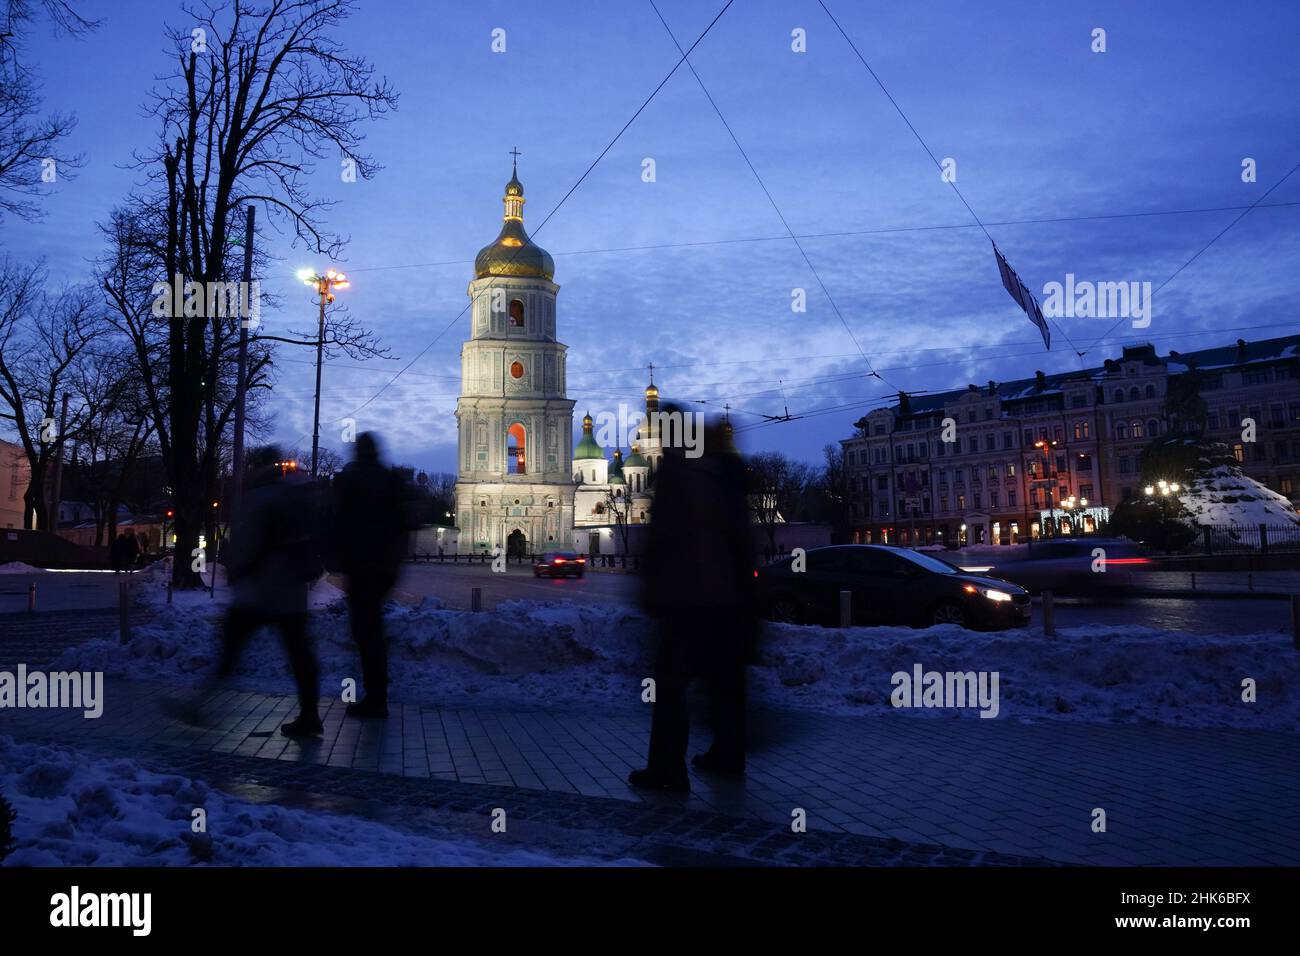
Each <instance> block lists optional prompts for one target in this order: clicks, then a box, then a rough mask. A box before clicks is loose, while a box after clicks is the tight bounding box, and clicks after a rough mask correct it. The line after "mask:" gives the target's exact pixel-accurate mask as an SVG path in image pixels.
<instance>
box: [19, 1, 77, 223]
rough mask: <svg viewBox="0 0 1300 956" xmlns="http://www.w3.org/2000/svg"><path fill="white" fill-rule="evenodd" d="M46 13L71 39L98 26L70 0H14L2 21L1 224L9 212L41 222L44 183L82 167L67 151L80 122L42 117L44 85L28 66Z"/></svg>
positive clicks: (66, 117)
mask: <svg viewBox="0 0 1300 956" xmlns="http://www.w3.org/2000/svg"><path fill="white" fill-rule="evenodd" d="M42 14H43V15H44V16H45V18H46V19H48V20H49V21H50V22H52V23H53V24H54V25H55V28H56V29H57V30H59V31H60V32H63V33H67V34H71V35H79V34H84V33H86V32H88V31H90V30H93V29H94V28H95V27H96V26H98V23H97V22H96V21H94V20H90V19H87V18H86V17H84V16H82V15H81V14H80V13H79V12H78V11H77V9H76V6H75V5H74V4H73V3H72V2H70V0H9V4H8V10H7V11H6V13H5V14H3V16H4V20H3V21H0V220H3V218H4V216H5V214H6V213H8V214H10V215H14V216H18V217H19V218H22V219H29V220H30V219H36V218H38V211H37V208H36V206H35V204H34V203H33V202H32V201H31V199H30V198H29V197H32V196H36V195H39V194H40V191H41V187H42V185H43V184H44V183H48V182H54V181H56V180H57V179H58V178H69V174H70V173H71V172H72V171H73V170H74V169H76V168H77V167H78V166H79V165H80V164H81V159H80V157H78V156H73V155H69V154H67V153H64V152H63V150H62V144H63V141H64V140H65V139H66V138H67V136H68V134H69V133H70V132H72V130H73V128H74V127H75V126H76V120H75V119H74V118H73V117H72V115H71V114H69V113H51V114H49V115H48V116H40V115H39V114H40V112H41V97H40V93H39V92H38V91H39V88H40V80H39V77H38V76H37V75H36V74H35V73H34V72H33V71H32V70H31V69H29V68H28V67H27V66H26V65H25V64H24V63H23V58H22V55H21V52H22V51H21V48H22V43H23V40H24V39H25V37H26V34H27V31H28V30H29V29H30V28H31V27H32V26H33V25H34V24H35V23H36V21H37V20H39V19H40V18H41V15H42Z"/></svg>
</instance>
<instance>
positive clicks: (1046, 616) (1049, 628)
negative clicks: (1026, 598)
mask: <svg viewBox="0 0 1300 956" xmlns="http://www.w3.org/2000/svg"><path fill="white" fill-rule="evenodd" d="M1043 634H1044V635H1046V636H1047V637H1055V636H1056V609H1055V608H1053V607H1052V592H1051V591H1044V592H1043Z"/></svg>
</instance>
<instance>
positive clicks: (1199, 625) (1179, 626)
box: [0, 564, 1291, 634]
mask: <svg viewBox="0 0 1300 956" xmlns="http://www.w3.org/2000/svg"><path fill="white" fill-rule="evenodd" d="M1216 577H1218V575H1216ZM1240 577H1241V578H1242V582H1237V583H1236V584H1234V585H1233V586H1234V588H1239V589H1240V590H1244V589H1245V585H1244V575H1241V576H1240ZM119 580H120V578H117V577H115V576H114V575H112V574H100V573H91V572H84V573H83V572H75V573H64V574H6V575H0V615H2V614H3V613H4V612H15V611H17V612H21V611H24V610H26V608H27V585H28V583H29V582H30V581H35V582H36V584H37V607H38V609H39V610H43V611H47V610H69V609H90V608H111V607H116V606H117V583H118V581H119ZM639 584H640V580H639V579H638V578H637V577H636V576H634V575H630V574H622V573H617V572H608V571H596V572H591V573H589V574H587V576H586V577H584V578H581V579H576V578H566V579H557V580H551V579H548V578H542V579H537V578H534V577H533V574H532V569H531V567H529V566H528V565H524V566H522V567H520V566H515V565H512V566H510V567H509V568H508V570H507V571H506V572H505V573H504V574H494V573H493V572H492V570H491V567H490V566H489V565H464V564H459V565H438V564H407V565H404V566H403V569H402V577H401V580H400V581H399V583H398V585H397V597H398V598H399V599H400V600H403V601H406V602H409V603H417V602H418V601H419V600H420V599H421V598H422V597H425V596H436V597H440V598H442V599H443V600H444V601H445V602H446V603H447V605H448V606H449V607H454V608H468V607H469V606H470V592H471V588H474V587H479V588H482V592H483V606H484V607H485V608H492V607H495V606H496V605H497V604H499V603H501V602H502V601H512V600H520V599H524V600H543V601H544V600H561V601H563V600H568V601H576V602H581V603H586V604H621V605H634V604H635V603H636V601H637V591H638V587H639ZM1216 584H1218V585H1220V586H1225V588H1226V586H1227V585H1229V584H1233V582H1229V581H1227V580H1224V581H1221V582H1216ZM1257 586H1258V582H1257ZM1290 614H1291V611H1290V605H1289V603H1288V602H1287V601H1285V600H1260V599H1235V600H1233V599H1206V598H1196V599H1190V598H1139V599H1135V600H1132V601H1127V602H1121V601H1105V602H1102V601H1087V600H1081V599H1072V598H1057V600H1056V624H1057V627H1062V628H1064V627H1079V626H1086V625H1090V624H1100V625H1106V626H1116V625H1124V624H1137V625H1141V626H1144V627H1153V628H1160V629H1164V630H1173V631H1183V632H1186V633H1188V634H1254V633H1259V632H1262V631H1286V630H1288V629H1289V628H1290V621H1291V618H1290ZM1041 622H1042V614H1041V609H1040V608H1039V607H1038V606H1037V605H1036V606H1035V608H1034V623H1035V625H1039V624H1041ZM3 626H4V625H3V618H2V617H0V627H3Z"/></svg>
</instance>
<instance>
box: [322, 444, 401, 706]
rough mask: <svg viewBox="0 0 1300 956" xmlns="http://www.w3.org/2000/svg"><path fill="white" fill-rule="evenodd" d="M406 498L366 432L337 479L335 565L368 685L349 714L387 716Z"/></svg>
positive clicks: (335, 494)
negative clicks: (389, 618)
mask: <svg viewBox="0 0 1300 956" xmlns="http://www.w3.org/2000/svg"><path fill="white" fill-rule="evenodd" d="M407 499H408V495H407V493H406V486H405V483H404V482H403V481H402V479H401V476H400V475H398V474H397V473H396V472H395V471H393V470H392V469H391V468H388V467H386V466H385V465H384V464H383V462H382V461H380V458H379V445H378V442H377V441H376V440H375V436H374V434H373V433H371V432H362V433H361V434H360V435H358V436H357V441H356V450H355V457H354V458H353V460H352V461H351V462H349V463H348V464H347V466H345V467H344V469H343V470H342V471H341V472H340V473H339V474H338V476H337V477H336V478H335V479H334V560H333V562H332V563H333V565H334V566H335V567H336V568H337V569H338V570H339V571H341V572H343V574H344V575H345V576H346V578H347V592H348V615H349V617H350V618H351V622H352V639H353V640H354V641H356V644H357V650H358V651H359V652H360V654H361V680H362V682H363V684H364V685H365V697H364V698H363V699H361V700H359V701H357V702H356V703H354V704H348V710H347V714H348V716H349V717H387V716H388V643H387V640H386V638H385V637H384V599H385V598H387V597H388V592H389V591H391V590H392V589H393V585H394V584H396V583H397V571H398V568H399V567H400V565H401V562H402V558H403V557H405V556H406V533H407V531H408V530H409V528H410V522H409V520H408V516H407V514H406V504H407Z"/></svg>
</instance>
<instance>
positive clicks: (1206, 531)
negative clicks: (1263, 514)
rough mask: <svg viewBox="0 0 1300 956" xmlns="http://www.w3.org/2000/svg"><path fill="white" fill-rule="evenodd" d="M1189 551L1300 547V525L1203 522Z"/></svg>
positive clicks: (1252, 551)
mask: <svg viewBox="0 0 1300 956" xmlns="http://www.w3.org/2000/svg"><path fill="white" fill-rule="evenodd" d="M1199 531H1200V534H1199V536H1198V537H1197V540H1196V541H1194V542H1192V543H1191V544H1190V545H1188V547H1187V550H1188V551H1199V552H1200V553H1202V554H1270V553H1272V552H1274V551H1300V525H1271V524H1270V525H1265V524H1257V525H1217V524H1216V525H1200V526H1199Z"/></svg>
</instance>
